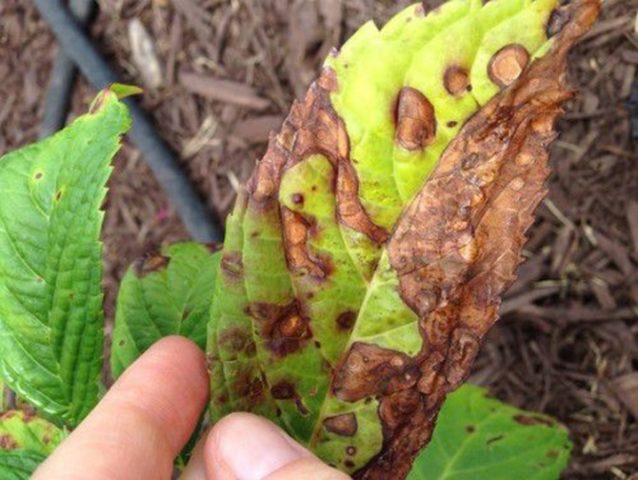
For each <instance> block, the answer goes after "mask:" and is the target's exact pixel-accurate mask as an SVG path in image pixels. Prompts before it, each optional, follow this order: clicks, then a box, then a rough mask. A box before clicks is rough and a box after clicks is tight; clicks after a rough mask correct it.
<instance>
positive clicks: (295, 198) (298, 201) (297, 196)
mask: <svg viewBox="0 0 638 480" xmlns="http://www.w3.org/2000/svg"><path fill="white" fill-rule="evenodd" d="M291 200H292V203H294V204H295V205H303V202H304V197H303V195H302V194H301V193H293V194H292V198H291Z"/></svg>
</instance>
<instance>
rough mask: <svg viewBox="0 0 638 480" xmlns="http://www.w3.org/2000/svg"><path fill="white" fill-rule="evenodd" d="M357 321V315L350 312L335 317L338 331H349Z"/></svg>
mask: <svg viewBox="0 0 638 480" xmlns="http://www.w3.org/2000/svg"><path fill="white" fill-rule="evenodd" d="M356 320H357V314H356V313H355V312H352V311H347V312H343V313H342V314H340V315H339V316H338V317H337V326H338V327H339V330H342V331H350V330H351V329H352V327H354V322H355V321H356Z"/></svg>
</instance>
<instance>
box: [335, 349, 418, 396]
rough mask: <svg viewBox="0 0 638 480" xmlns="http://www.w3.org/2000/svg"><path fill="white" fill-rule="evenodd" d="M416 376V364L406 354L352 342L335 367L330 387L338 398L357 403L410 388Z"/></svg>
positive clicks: (416, 378)
mask: <svg viewBox="0 0 638 480" xmlns="http://www.w3.org/2000/svg"><path fill="white" fill-rule="evenodd" d="M418 379H419V375H418V366H417V365H414V364H413V363H411V362H410V358H409V357H408V356H407V355H405V354H403V353H400V352H396V351H394V350H388V349H385V348H382V347H379V346H377V345H372V344H368V343H362V342H355V343H354V344H352V346H351V347H350V350H349V351H348V353H347V354H346V355H345V358H344V359H343V361H342V363H341V365H340V366H339V367H338V368H337V371H336V373H335V377H334V381H333V385H332V390H333V393H334V395H335V396H336V397H337V398H339V399H340V400H344V401H346V402H356V401H358V400H362V399H364V398H365V397H368V396H376V395H386V394H389V393H391V392H394V391H399V390H402V389H404V388H409V387H411V386H413V385H414V384H415V383H416V382H417V381H418Z"/></svg>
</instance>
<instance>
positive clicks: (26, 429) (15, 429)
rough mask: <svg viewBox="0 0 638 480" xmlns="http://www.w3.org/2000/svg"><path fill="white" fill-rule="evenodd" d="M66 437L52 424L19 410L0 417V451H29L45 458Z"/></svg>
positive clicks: (65, 434) (63, 432) (64, 433)
mask: <svg viewBox="0 0 638 480" xmlns="http://www.w3.org/2000/svg"><path fill="white" fill-rule="evenodd" d="M66 436H67V433H66V432H65V431H64V430H62V429H60V428H58V427H57V426H55V425H54V424H52V423H50V422H48V421H46V420H44V419H42V418H39V417H36V416H33V415H30V414H27V413H25V412H23V411H21V410H11V411H8V412H5V413H3V414H2V415H0V447H2V448H1V449H2V450H29V451H32V452H36V453H39V454H41V455H44V456H47V455H49V454H51V453H53V450H55V448H56V447H57V446H58V445H59V444H60V443H61V442H62V440H64V439H65V438H66Z"/></svg>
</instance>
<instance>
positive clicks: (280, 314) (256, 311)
mask: <svg viewBox="0 0 638 480" xmlns="http://www.w3.org/2000/svg"><path fill="white" fill-rule="evenodd" d="M249 311H250V314H251V316H252V317H253V318H254V319H255V320H256V321H257V324H258V326H259V329H260V336H261V337H262V338H263V339H264V341H265V343H266V347H267V348H268V350H270V351H271V352H272V353H273V354H274V355H277V356H282V357H283V356H286V355H289V354H291V353H294V352H297V351H299V350H301V348H303V346H304V345H305V344H306V343H307V342H308V341H309V340H310V339H311V338H312V331H311V329H310V324H309V321H308V319H307V318H306V317H305V316H304V315H303V314H302V312H301V309H300V307H299V304H298V302H297V301H294V302H292V303H290V304H289V305H286V306H281V305H274V304H271V303H263V302H256V303H252V304H250V306H249Z"/></svg>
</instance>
